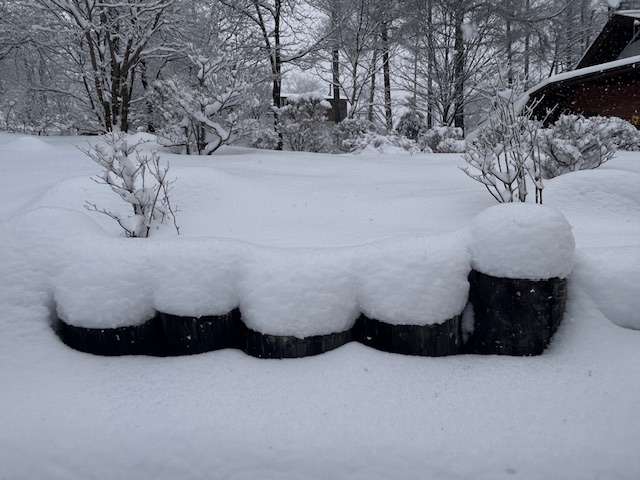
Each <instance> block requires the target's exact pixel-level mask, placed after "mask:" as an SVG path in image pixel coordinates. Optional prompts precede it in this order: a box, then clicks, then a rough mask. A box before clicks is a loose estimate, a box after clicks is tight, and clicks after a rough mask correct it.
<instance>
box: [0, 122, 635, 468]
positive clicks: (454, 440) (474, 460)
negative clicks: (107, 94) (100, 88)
mask: <svg viewBox="0 0 640 480" xmlns="http://www.w3.org/2000/svg"><path fill="white" fill-rule="evenodd" d="M86 142H87V138H86V137H85V138H79V137H78V138H71V139H70V138H56V137H42V138H38V139H36V138H27V137H19V136H16V135H9V134H5V133H0V200H1V201H0V385H1V386H2V388H0V479H2V480H5V479H7V480H13V479H35V478H47V479H50V480H69V479H85V478H91V479H94V480H111V479H114V478H118V479H122V480H133V479H135V480H139V479H145V478H187V479H189V480H200V479H203V480H204V479H211V478H225V479H233V480H241V479H247V480H248V479H256V478H259V479H262V480H276V479H277V480H283V479H292V480H293V479H312V480H316V479H318V480H320V479H324V478H332V479H333V478H348V479H350V480H360V479H362V480H364V479H367V480H378V479H385V480H387V479H394V478H401V479H411V478H425V476H426V477H429V478H438V479H446V480H448V479H460V480H506V479H509V480H510V479H527V480H546V479H552V478H562V479H567V480H583V479H590V478H610V479H616V480H636V479H637V478H638V472H639V471H640V463H639V461H640V460H639V458H638V448H637V446H638V445H639V444H640V417H639V413H638V412H640V370H639V369H638V367H637V366H638V365H639V364H640V348H638V346H639V345H640V332H639V331H638V330H640V295H638V284H639V283H640V282H639V278H640V265H638V258H640V251H639V246H640V243H639V240H638V239H640V189H638V185H640V156H639V155H640V154H639V153H638V152H618V153H617V154H616V156H615V157H614V158H613V159H612V160H610V161H609V162H607V163H606V164H605V165H603V166H602V167H600V168H598V169H596V170H589V171H580V172H575V173H569V174H566V175H562V176H560V177H557V178H554V179H551V180H549V181H548V182H547V183H546V187H545V190H544V201H545V205H546V206H547V207H550V208H555V209H557V210H558V211H560V212H562V214H563V215H564V217H566V219H567V220H568V222H569V223H570V224H571V226H572V227H573V230H572V233H573V235H574V237H575V244H576V253H575V268H574V271H573V273H572V275H571V276H570V277H569V279H568V282H569V283H568V285H569V299H568V305H567V312H566V314H565V318H564V320H563V323H562V325H561V326H560V329H559V330H558V332H557V333H556V335H555V336H554V338H553V341H552V343H551V345H550V347H549V349H548V350H547V351H545V353H544V354H543V355H542V356H540V357H532V358H511V357H501V356H472V355H462V356H455V357H443V358H418V357H410V356H403V355H392V354H388V353H384V352H379V351H376V350H374V349H370V348H367V347H364V346H362V345H358V344H348V345H345V346H344V347H341V348H339V349H336V350H334V351H332V352H328V353H326V354H323V355H319V356H317V357H309V358H302V359H291V360H280V361H269V360H258V359H255V358H251V357H248V356H247V355H245V354H244V353H242V352H239V351H234V350H223V351H218V352H209V353H205V354H201V355H193V356H188V357H177V358H175V357H174V358H150V357H117V358H107V357H98V356H94V355H87V354H83V353H81V352H77V351H74V350H71V349H69V348H68V347H66V346H65V345H63V344H62V343H61V342H60V340H59V339H58V338H57V337H56V335H55V334H54V333H53V331H52V329H51V327H50V324H49V322H50V318H51V314H52V309H53V308H54V301H53V300H54V296H61V295H63V296H64V295H70V294H71V292H70V290H69V291H67V292H62V291H58V292H54V286H55V289H58V290H60V288H61V287H64V285H65V282H58V279H59V278H62V277H64V278H67V279H68V282H69V283H68V288H70V286H71V284H72V283H73V284H75V285H79V286H78V288H81V289H82V290H85V289H87V290H91V287H92V285H91V284H92V283H93V282H95V281H97V279H98V277H99V280H100V282H101V284H102V286H103V287H105V282H104V280H103V278H108V279H109V281H111V282H112V283H111V284H109V285H106V287H107V288H108V289H113V291H114V293H115V295H116V296H118V295H119V296H120V297H121V298H122V299H123V300H126V301H127V302H128V301H130V300H131V298H132V297H135V296H137V295H140V294H141V292H143V291H145V290H146V289H149V290H151V291H152V292H153V293H152V294H151V295H150V296H145V299H144V301H142V302H141V303H140V304H139V306H138V307H136V308H139V309H140V310H139V315H140V317H139V318H138V320H142V318H144V316H145V315H147V313H146V312H150V311H151V309H162V310H164V311H168V312H169V313H178V314H183V315H194V316H197V315H200V314H202V313H203V312H212V311H217V312H222V311H224V310H226V309H227V308H229V307H230V306H232V305H235V304H236V303H237V302H240V301H241V299H240V298H239V297H240V294H242V296H244V297H245V298H247V299H249V300H251V299H256V298H258V297H257V296H252V294H251V293H248V292H249V290H250V289H251V288H257V289H263V290H269V289H273V291H277V290H280V289H285V288H286V289H291V290H294V291H296V292H300V291H302V289H301V288H299V286H297V285H295V275H297V274H298V273H300V274H302V275H308V276H309V277H308V280H305V281H311V280H313V281H314V282H317V283H318V285H319V287H321V289H322V290H320V291H323V292H328V295H329V296H330V295H336V294H337V295H338V296H337V297H336V298H334V299H332V302H334V303H333V304H334V307H335V306H337V307H338V308H339V309H340V310H341V311H342V312H345V313H346V312H350V311H352V310H350V309H351V308H353V304H352V303H351V300H350V298H351V295H354V294H355V295H356V297H355V298H356V301H357V303H358V304H359V305H358V308H362V309H367V310H368V311H373V310H374V309H377V312H379V313H380V314H381V315H382V314H383V313H382V308H381V307H380V306H379V305H377V304H375V303H374V300H377V297H376V298H375V299H374V298H372V293H371V292H374V291H377V290H378V286H377V284H380V285H387V282H386V279H393V281H394V282H395V281H398V282H399V285H401V286H402V288H401V289H399V291H396V292H394V293H395V294H396V295H398V297H397V298H396V299H395V300H393V301H394V302H396V303H395V305H396V306H394V303H393V302H392V301H391V300H392V299H387V300H388V301H389V303H388V304H387V305H386V307H388V308H389V311H391V310H392V309H396V310H395V311H393V312H392V313H393V315H394V316H395V315H396V314H399V313H400V311H401V308H402V309H406V310H405V314H406V315H407V317H409V316H410V315H411V314H412V313H411V310H410V308H409V306H408V305H405V304H404V300H403V298H402V296H403V295H406V296H407V298H410V297H411V296H412V295H413V292H412V290H411V287H412V285H413V284H412V282H414V281H417V282H418V283H420V282H422V285H423V286H424V287H417V288H416V290H418V289H420V288H427V289H430V292H431V293H429V295H438V293H435V292H437V285H435V284H431V283H429V282H431V281H435V278H436V277H438V278H441V279H443V280H445V279H446V281H447V283H455V282H453V280H454V279H456V278H458V279H461V278H462V276H463V271H464V265H462V264H451V265H450V264H449V262H448V261H445V259H446V258H448V255H452V256H453V258H455V259H458V260H459V261H461V262H462V260H464V258H465V252H460V253H461V255H460V257H458V255H457V254H456V253H454V252H455V251H458V250H459V249H462V246H461V244H466V242H467V240H465V236H466V235H467V233H465V230H466V229H467V227H468V226H469V225H470V224H471V223H472V220H473V218H474V217H476V216H477V215H478V214H480V213H481V212H482V211H484V210H487V209H488V208H489V207H492V206H493V205H494V203H493V200H492V199H491V198H490V197H489V196H488V195H486V192H485V191H484V190H483V189H482V187H481V186H479V185H475V184H473V182H468V180H467V179H466V178H465V177H464V176H463V174H461V172H460V171H459V170H458V166H459V165H463V164H464V161H463V160H462V159H461V158H460V156H459V155H454V154H451V155H449V154H433V155H415V156H407V155H399V156H394V155H379V154H377V153H376V154H375V155H372V156H368V155H366V154H362V155H357V156H351V155H348V156H347V155H340V156H330V155H312V154H294V153H287V152H284V153H283V152H279V153H276V152H264V151H256V150H251V149H241V148H227V147H223V148H221V149H220V150H219V151H218V152H216V158H215V162H212V159H211V158H202V157H197V156H194V157H186V156H181V157H178V156H172V155H169V154H163V161H165V160H169V161H170V162H171V165H172V172H174V174H175V175H176V176H177V177H178V181H177V182H176V184H175V190H174V197H173V200H174V201H175V203H176V205H177V206H178V208H179V210H180V211H179V212H178V219H179V222H180V226H181V230H180V231H181V235H180V236H179V237H177V236H176V234H175V230H173V229H172V228H171V227H170V226H168V225H164V226H161V227H160V228H159V229H158V230H153V231H152V232H151V236H150V238H147V239H125V238H121V237H120V235H121V232H120V229H119V227H118V226H117V225H115V224H114V222H112V221H111V220H110V219H108V218H106V217H105V216H104V215H98V214H91V212H88V211H86V210H85V209H84V208H83V207H82V205H83V204H84V202H85V201H86V200H93V201H95V202H97V203H99V204H101V205H105V208H114V209H115V208H118V205H119V203H118V202H119V199H118V198H116V197H115V196H114V195H113V193H112V192H109V191H108V189H103V188H102V186H100V185H97V184H95V183H94V182H92V181H91V180H90V178H89V177H90V176H91V175H93V174H94V173H95V164H94V163H93V162H91V160H89V159H88V158H87V157H85V156H84V155H83V154H82V153H81V152H80V151H79V150H78V149H77V148H76V147H75V146H74V144H77V145H80V146H86ZM112 197H113V198H112ZM109 202H113V203H109ZM532 207H537V206H532ZM491 211H492V209H491V210H488V212H491ZM537 212H540V215H547V214H549V215H550V216H551V217H552V218H555V217H554V215H555V214H550V213H549V212H547V209H545V210H537ZM543 212H546V213H543ZM545 218H546V217H545ZM495 220H496V221H499V222H501V221H502V219H501V218H499V219H495ZM563 228H564V227H563ZM494 233H496V235H497V234H498V233H497V231H494ZM457 242H460V243H457ZM404 249H407V251H410V252H413V254H416V257H417V258H418V259H420V261H424V262H429V263H433V265H440V264H442V270H439V271H438V274H437V275H436V276H434V278H433V279H429V278H426V276H425V277H420V276H415V277H412V275H414V274H417V273H420V274H423V272H422V270H420V271H418V270H417V269H416V270H415V271H412V266H411V265H409V266H408V269H407V270H406V271H405V272H406V277H405V274H404V273H403V269H402V268H401V264H402V262H401V261H404V262H405V264H408V263H409V262H408V261H407V260H406V258H404V257H403V256H402V252H403V251H404ZM134 251H135V255H133V252H134ZM420 252H422V253H420ZM92 253H95V255H92ZM373 254H376V255H379V256H380V258H379V259H377V260H376V261H375V263H376V264H377V265H378V266H379V267H380V270H375V271H374V269H373V265H374V264H373V263H372V264H371V266H369V265H368V264H367V263H366V260H367V259H371V258H375V257H374V256H373ZM547 254H550V255H552V254H553V253H552V252H545V255H547ZM466 255H467V257H466V258H467V262H469V263H470V262H471V258H470V257H469V256H468V255H470V252H468V253H466ZM438 259H442V262H441V263H437V260H438ZM298 261H300V262H303V261H304V262H308V264H311V265H315V266H317V268H319V269H320V270H319V271H318V273H317V274H316V273H314V272H307V271H306V270H304V271H301V270H302V269H301V268H298V266H297V265H293V266H292V267H291V270H289V268H288V267H289V265H290V263H292V262H293V263H295V262H298ZM343 261H344V263H342V262H343ZM287 262H288V263H287ZM398 262H401V263H398ZM196 264H197V265H199V266H198V270H199V275H200V276H199V277H198V278H193V277H192V276H191V271H192V270H191V267H189V268H185V266H190V265H191V266H193V265H196ZM456 265H457V266H456ZM329 267H331V268H330V270H328V271H327V270H326V269H329ZM334 267H336V268H337V272H338V273H337V272H336V270H334ZM352 267H353V268H352ZM263 268H264V269H265V271H262V269H263ZM267 268H269V269H275V270H276V271H278V272H282V275H283V280H282V284H280V285H275V286H273V287H271V286H269V285H267V284H270V283H276V284H277V283H279V282H278V281H277V280H276V279H275V278H273V277H269V276H268V274H267V273H266V269H267ZM368 268H370V270H368ZM467 268H468V265H467ZM101 269H105V277H102V275H101V272H100V270H101ZM151 269H152V270H153V273H151ZM278 269H281V270H278ZM259 271H262V276H261V278H262V279H263V280H264V282H263V284H258V280H259V279H258V278H257V277H255V276H254V275H253V273H257V272H259ZM295 272H298V273H295ZM323 272H324V273H326V274H327V275H329V281H328V282H324V281H323V278H322V274H323ZM339 272H342V273H343V276H340V275H339ZM412 272H413V273H412ZM285 274H286V275H285ZM369 274H371V275H374V274H375V275H376V278H371V279H370V278H369V276H368V275H369ZM287 275H288V277H287ZM220 278H224V279H225V280H226V282H225V283H224V284H222V283H220V281H219V279H220ZM83 279H84V281H83ZM120 279H123V280H124V282H123V283H126V284H128V285H132V282H134V281H135V282H136V283H135V288H134V289H133V291H125V289H123V288H121V287H120V286H118V285H116V284H119V283H120ZM247 279H253V280H250V282H254V286H253V287H251V285H248V284H247V283H246V282H247ZM332 279H333V280H337V281H338V282H339V284H340V285H341V287H340V288H343V287H344V290H345V292H342V291H340V292H337V290H338V289H334V288H333V287H332V286H331V285H329V283H330V281H331V280H332ZM365 281H370V282H371V283H372V285H371V286H368V284H367V283H365ZM114 282H115V283H114ZM455 284H456V285H457V287H456V288H459V294H460V296H461V297H462V296H464V295H463V292H464V289H465V288H467V287H466V286H465V285H464V282H462V281H460V282H459V283H455ZM214 285H215V288H213V286H214ZM404 289H408V291H407V292H404ZM336 292H337V293H336ZM367 292H369V293H367ZM201 293H205V294H204V295H202V294H201ZM256 293H257V292H256ZM302 293H303V295H307V293H308V292H306V291H303V292H302ZM95 294H96V295H97V296H98V297H97V298H103V297H104V296H106V295H103V294H101V293H99V292H98V293H95ZM77 296H78V297H79V296H81V292H78V295H77ZM309 298H310V300H309V301H310V302H311V301H313V302H315V303H314V305H317V304H318V299H317V298H313V297H312V296H311V297H309ZM328 298H329V297H328ZM86 300H87V302H86V303H90V299H86ZM450 300H452V302H451V304H450V307H451V311H452V310H455V309H456V308H457V305H456V304H455V301H453V300H454V295H452V296H451V298H450ZM74 301H75V300H73V299H69V301H68V302H66V301H65V302H63V303H65V305H68V306H69V309H71V307H72V306H73V307H74V308H75V306H74V305H72V303H73V302H74ZM245 301H246V300H245ZM341 302H342V303H341ZM438 305H439V308H442V309H443V310H442V311H441V313H438V312H433V314H434V318H435V317H441V316H446V315H448V314H449V311H447V309H448V308H449V307H447V304H446V303H445V302H444V301H443V299H440V301H439V302H438ZM400 307H401V308H400ZM85 308H91V309H93V311H98V310H99V308H98V307H96V306H91V305H85V306H78V310H77V312H80V311H81V310H84V309H85ZM113 308H116V309H117V308H119V307H118V305H114V306H113ZM260 308H262V307H261V306H259V305H257V306H256V309H260ZM323 308H324V307H323ZM343 309H344V310H343ZM308 310H311V308H309V309H308ZM256 311H257V310H256ZM80 317H82V316H80ZM82 318H84V317H82ZM467 319H468V317H467ZM108 321H112V320H108ZM331 321H332V322H333V321H334V320H331ZM335 322H336V323H335V324H333V325H332V328H341V326H342V325H345V324H347V323H348V322H349V316H348V315H346V316H342V317H341V318H339V319H335ZM620 325H624V326H625V327H626V328H621V327H620ZM314 328H315V326H314ZM634 329H635V330H634Z"/></svg>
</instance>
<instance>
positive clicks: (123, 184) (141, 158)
mask: <svg viewBox="0 0 640 480" xmlns="http://www.w3.org/2000/svg"><path fill="white" fill-rule="evenodd" d="M102 140H103V143H101V144H95V145H92V146H90V147H89V149H88V150H85V151H84V152H85V153H86V154H87V155H88V156H89V157H91V159H92V160H93V161H94V162H96V163H97V164H98V165H100V166H101V167H102V173H101V174H100V175H99V176H98V177H97V178H94V179H93V180H95V181H96V182H97V183H100V184H104V185H108V186H109V187H111V190H113V191H114V192H115V193H116V194H118V196H119V197H120V198H121V199H122V200H124V202H125V203H127V204H128V206H129V207H130V208H131V209H132V210H133V212H131V211H129V214H128V215H122V214H120V213H119V212H115V211H111V210H106V209H104V208H99V207H98V206H97V205H96V204H94V203H90V202H87V203H86V205H85V207H86V208H87V209H88V210H91V211H96V212H100V213H104V214H105V215H108V216H109V217H111V218H113V219H114V220H115V221H116V222H118V225H120V227H122V229H123V230H124V232H125V234H126V235H127V237H143V238H146V237H148V236H149V231H150V230H151V228H152V227H153V226H158V225H159V224H161V223H165V222H166V221H167V220H169V219H170V220H172V221H173V224H174V227H175V228H176V231H178V230H179V229H178V226H177V225H176V222H175V210H174V209H173V207H172V206H171V202H170V199H169V194H170V192H171V185H172V183H173V182H174V180H173V181H172V180H169V179H168V178H167V174H168V173H169V165H168V164H167V165H166V166H161V165H160V157H159V156H158V153H157V151H154V152H152V153H151V154H150V155H149V154H143V153H141V152H140V148H139V147H140V146H141V142H140V141H137V142H136V141H132V139H131V138H130V137H129V136H128V135H127V134H125V133H122V132H113V133H108V134H106V135H104V136H103V137H102Z"/></svg>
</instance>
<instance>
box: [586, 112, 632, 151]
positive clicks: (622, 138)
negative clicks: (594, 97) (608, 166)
mask: <svg viewBox="0 0 640 480" xmlns="http://www.w3.org/2000/svg"><path fill="white" fill-rule="evenodd" d="M589 121H591V122H593V123H597V124H598V125H599V130H600V136H602V137H606V138H608V139H610V140H611V141H612V142H613V144H614V145H615V147H616V148H617V149H618V150H627V151H637V150H640V130H638V129H637V128H636V127H634V126H633V125H632V124H631V122H628V121H626V120H623V119H622V118H619V117H600V116H597V117H589Z"/></svg>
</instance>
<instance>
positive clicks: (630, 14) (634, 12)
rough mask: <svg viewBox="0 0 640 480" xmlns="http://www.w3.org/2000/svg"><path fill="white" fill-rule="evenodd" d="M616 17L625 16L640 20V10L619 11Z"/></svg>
mask: <svg viewBox="0 0 640 480" xmlns="http://www.w3.org/2000/svg"><path fill="white" fill-rule="evenodd" d="M616 15H624V16H625V17H635V18H640V10H619V11H617V12H616Z"/></svg>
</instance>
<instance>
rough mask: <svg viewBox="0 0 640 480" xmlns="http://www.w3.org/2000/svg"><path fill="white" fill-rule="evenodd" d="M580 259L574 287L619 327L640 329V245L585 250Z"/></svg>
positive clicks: (573, 279)
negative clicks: (589, 298)
mask: <svg viewBox="0 0 640 480" xmlns="http://www.w3.org/2000/svg"><path fill="white" fill-rule="evenodd" d="M577 257H578V259H577V260H578V261H577V262H576V268H575V270H574V272H573V273H572V274H571V280H572V282H573V283H572V285H575V286H577V287H578V288H581V289H582V290H584V291H585V292H588V295H589V296H590V297H591V299H592V300H593V301H594V302H595V304H596V305H597V306H598V309H599V310H600V311H601V312H602V313H603V314H604V315H605V316H606V317H607V318H608V319H609V320H611V321H612V322H613V323H615V324H616V325H619V326H621V327H624V328H631V329H634V330H640V295H638V285H640V245H634V246H627V247H618V248H616V249H615V250H613V249H610V248H591V249H585V250H581V251H580V253H579V255H577ZM623 279H627V280H623Z"/></svg>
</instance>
